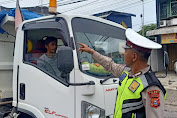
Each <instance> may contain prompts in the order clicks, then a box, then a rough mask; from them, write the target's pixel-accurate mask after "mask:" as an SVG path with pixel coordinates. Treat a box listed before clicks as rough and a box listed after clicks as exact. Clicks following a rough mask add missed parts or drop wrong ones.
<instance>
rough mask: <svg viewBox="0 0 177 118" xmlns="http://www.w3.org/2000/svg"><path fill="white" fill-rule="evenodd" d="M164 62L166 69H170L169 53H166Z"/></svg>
mask: <svg viewBox="0 0 177 118" xmlns="http://www.w3.org/2000/svg"><path fill="white" fill-rule="evenodd" d="M164 61H165V67H166V68H168V65H169V57H168V52H167V51H164Z"/></svg>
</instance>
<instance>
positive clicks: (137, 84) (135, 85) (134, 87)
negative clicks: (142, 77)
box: [128, 80, 140, 93]
mask: <svg viewBox="0 0 177 118" xmlns="http://www.w3.org/2000/svg"><path fill="white" fill-rule="evenodd" d="M139 86H140V84H139V83H138V82H137V81H135V80H133V82H132V83H131V84H130V86H129V87H128V88H129V89H130V91H132V92H133V93H134V92H135V91H136V90H137V89H138V87H139Z"/></svg>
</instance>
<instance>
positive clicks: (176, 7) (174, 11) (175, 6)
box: [171, 0, 177, 16]
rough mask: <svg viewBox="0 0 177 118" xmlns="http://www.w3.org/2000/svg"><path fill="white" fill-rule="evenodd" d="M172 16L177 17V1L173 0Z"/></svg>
mask: <svg viewBox="0 0 177 118" xmlns="http://www.w3.org/2000/svg"><path fill="white" fill-rule="evenodd" d="M171 15H172V16H177V0H171Z"/></svg>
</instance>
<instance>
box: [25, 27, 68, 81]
mask: <svg viewBox="0 0 177 118" xmlns="http://www.w3.org/2000/svg"><path fill="white" fill-rule="evenodd" d="M64 45H65V46H66V45H67V43H66V42H65V40H64V36H63V33H62V31H60V30H58V29H35V30H26V31H25V46H24V61H25V62H26V63H27V64H30V65H32V66H35V67H37V68H39V69H40V70H42V71H44V72H45V73H47V74H48V75H50V76H52V77H54V78H57V80H61V81H65V80H64V78H62V77H61V72H60V71H59V70H58V68H57V53H56V52H57V49H58V48H59V47H60V46H64Z"/></svg>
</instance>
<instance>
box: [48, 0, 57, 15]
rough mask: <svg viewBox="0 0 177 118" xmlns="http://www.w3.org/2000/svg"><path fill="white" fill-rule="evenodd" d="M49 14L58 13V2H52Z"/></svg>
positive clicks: (55, 0)
mask: <svg viewBox="0 0 177 118" xmlns="http://www.w3.org/2000/svg"><path fill="white" fill-rule="evenodd" d="M49 13H52V14H53V13H54V14H56V13H57V0H50V3H49Z"/></svg>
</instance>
